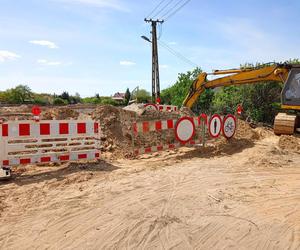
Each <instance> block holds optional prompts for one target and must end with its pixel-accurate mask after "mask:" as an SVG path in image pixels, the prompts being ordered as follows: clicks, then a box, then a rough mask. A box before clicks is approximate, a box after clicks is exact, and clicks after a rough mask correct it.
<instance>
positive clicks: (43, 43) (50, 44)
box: [29, 40, 58, 49]
mask: <svg viewBox="0 0 300 250" xmlns="http://www.w3.org/2000/svg"><path fill="white" fill-rule="evenodd" d="M29 42H30V43H32V44H36V45H40V46H46V47H48V48H49V49H58V46H57V45H56V44H55V43H54V42H50V41H47V40H32V41H29Z"/></svg>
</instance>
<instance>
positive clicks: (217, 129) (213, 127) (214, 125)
mask: <svg viewBox="0 0 300 250" xmlns="http://www.w3.org/2000/svg"><path fill="white" fill-rule="evenodd" d="M221 129H222V119H221V116H219V115H218V114H214V115H213V116H212V117H211V118H210V120H209V124H208V132H209V134H210V136H211V137H213V138H217V137H218V136H219V135H220V133H221Z"/></svg>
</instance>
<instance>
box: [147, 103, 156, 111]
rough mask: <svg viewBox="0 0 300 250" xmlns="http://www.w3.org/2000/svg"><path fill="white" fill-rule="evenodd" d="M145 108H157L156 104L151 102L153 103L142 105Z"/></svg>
mask: <svg viewBox="0 0 300 250" xmlns="http://www.w3.org/2000/svg"><path fill="white" fill-rule="evenodd" d="M144 107H145V109H146V110H158V107H157V105H155V104H153V103H147V104H145V105H144Z"/></svg>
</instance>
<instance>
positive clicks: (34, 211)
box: [0, 135, 300, 249]
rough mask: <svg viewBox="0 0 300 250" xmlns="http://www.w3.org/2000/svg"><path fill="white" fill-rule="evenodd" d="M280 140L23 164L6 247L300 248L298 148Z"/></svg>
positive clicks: (12, 188) (4, 230)
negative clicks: (25, 167)
mask: <svg viewBox="0 0 300 250" xmlns="http://www.w3.org/2000/svg"><path fill="white" fill-rule="evenodd" d="M239 140H241V139H239ZM278 140H279V137H276V136H274V135H270V136H267V137H266V138H264V139H261V140H257V141H255V142H251V141H248V142H244V143H242V144H240V143H236V144H235V143H232V145H229V146H226V147H224V148H223V149H221V150H217V151H216V150H215V149H214V148H213V147H207V148H206V149H201V148H199V149H186V148H182V149H180V150H178V151H177V152H172V151H170V152H164V153H162V154H154V155H152V156H151V155H147V156H142V157H140V159H136V160H131V161H130V160H120V161H113V162H110V163H108V162H104V161H100V162H98V163H91V164H82V165H78V164H71V165H69V166H61V167H51V168H50V167H47V168H46V167H33V168H31V169H30V171H26V172H24V173H22V174H21V172H22V171H21V170H20V171H19V172H20V173H19V174H17V176H16V177H15V178H14V179H13V180H12V181H10V182H6V183H2V184H1V185H0V248H1V249H75V248H76V249H154V248H158V249H228V248H230V249H300V154H299V152H298V153H297V152H294V153H291V152H288V151H286V150H282V149H280V148H279V147H278ZM240 145H243V146H242V147H241V146H240Z"/></svg>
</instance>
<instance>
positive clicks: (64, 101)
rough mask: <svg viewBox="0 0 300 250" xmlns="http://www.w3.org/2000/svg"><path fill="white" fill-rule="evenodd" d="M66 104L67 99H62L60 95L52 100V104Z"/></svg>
mask: <svg viewBox="0 0 300 250" xmlns="http://www.w3.org/2000/svg"><path fill="white" fill-rule="evenodd" d="M67 104H68V101H67V100H64V99H62V98H60V97H56V98H55V99H54V100H53V105H67Z"/></svg>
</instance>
